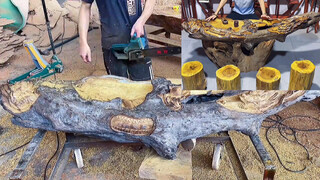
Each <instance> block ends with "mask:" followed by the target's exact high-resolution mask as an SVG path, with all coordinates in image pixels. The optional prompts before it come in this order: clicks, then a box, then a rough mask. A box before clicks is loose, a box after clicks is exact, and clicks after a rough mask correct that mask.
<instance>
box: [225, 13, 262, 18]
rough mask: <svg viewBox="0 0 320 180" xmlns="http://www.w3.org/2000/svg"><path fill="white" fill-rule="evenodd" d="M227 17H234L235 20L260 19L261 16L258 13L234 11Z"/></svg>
mask: <svg viewBox="0 0 320 180" xmlns="http://www.w3.org/2000/svg"><path fill="white" fill-rule="evenodd" d="M227 18H230V19H233V20H245V19H259V17H258V16H257V15H256V14H247V15H242V14H239V13H236V12H234V11H232V12H231V13H230V14H229V15H228V16H227Z"/></svg>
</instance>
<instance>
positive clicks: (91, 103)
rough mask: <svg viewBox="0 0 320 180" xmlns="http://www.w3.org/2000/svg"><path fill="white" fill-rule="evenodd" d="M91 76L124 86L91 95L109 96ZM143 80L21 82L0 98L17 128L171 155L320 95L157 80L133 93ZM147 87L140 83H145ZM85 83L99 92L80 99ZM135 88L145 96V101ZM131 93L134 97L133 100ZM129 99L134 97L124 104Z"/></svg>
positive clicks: (253, 130) (248, 129) (252, 130)
mask: <svg viewBox="0 0 320 180" xmlns="http://www.w3.org/2000/svg"><path fill="white" fill-rule="evenodd" d="M96 81H99V82H104V83H103V84H107V86H108V87H110V84H114V86H115V87H119V85H118V84H117V83H120V85H121V86H122V87H123V88H125V89H118V91H116V92H117V93H119V96H118V97H122V98H117V97H116V96H113V98H110V97H109V99H108V98H105V99H108V100H102V99H99V100H97V99H95V98H100V96H101V97H106V95H108V94H110V93H111V94H112V92H110V91H102V90H103V89H104V88H105V87H103V85H101V84H99V83H96ZM88 82H90V84H89V86H85V85H86V83H88ZM140 85H141V84H138V86H137V83H135V82H131V81H128V80H126V79H122V78H116V77H112V76H107V77H100V78H96V77H95V78H85V79H83V80H81V81H79V82H54V83H48V82H23V83H17V84H15V85H13V86H9V85H4V86H2V87H1V88H0V90H1V91H0V92H1V96H0V102H1V104H2V105H3V107H4V108H5V109H6V110H8V111H9V112H10V113H12V114H13V115H14V117H13V118H12V122H13V123H14V124H16V125H19V126H23V127H27V128H37V129H44V130H49V131H64V132H71V133H79V134H84V135H88V136H94V137H100V138H103V139H108V140H113V141H117V142H120V143H121V142H143V143H144V144H145V145H147V146H151V147H152V148H154V149H155V150H156V151H157V153H158V154H159V155H161V156H163V157H165V158H169V159H173V158H175V156H176V152H177V147H178V145H179V144H180V142H182V141H185V140H188V139H193V138H198V137H202V136H206V135H208V134H212V133H218V132H221V131H229V130H236V131H240V132H242V133H244V134H247V135H257V134H258V133H259V129H260V127H261V123H262V121H263V120H264V119H265V118H266V117H268V116H270V115H273V114H275V113H277V112H279V111H281V110H282V109H284V108H286V107H288V106H290V105H292V104H294V103H297V102H299V101H309V100H312V99H315V98H316V97H319V96H320V91H306V92H305V91H225V92H224V91H181V88H180V87H179V86H176V85H173V84H171V82H170V81H167V80H166V79H162V78H159V79H155V80H153V81H152V86H153V90H152V91H150V93H145V92H142V93H140V92H139V91H137V92H134V91H135V90H136V89H137V88H138V89H139V88H141V87H140ZM149 85H150V84H148V82H145V86H146V87H148V86H149ZM84 86H85V87H89V89H88V90H89V91H90V90H91V91H93V92H94V93H95V94H96V93H100V96H99V97H95V96H93V95H92V94H91V95H88V97H85V96H84V95H83V94H81V93H85V91H84V89H85V88H84ZM79 88H81V89H80V90H81V91H80V90H79ZM126 88H127V89H126ZM141 89H142V88H141ZM124 90H127V91H124ZM26 92H27V93H26ZM80 92H81V93H80ZM122 92H126V93H124V94H121V93H122ZM130 93H133V94H134V96H133V95H132V94H130ZM139 93H140V94H143V95H144V94H147V95H146V97H145V98H144V100H143V101H141V97H139V96H137V95H139ZM124 95H125V96H124ZM132 97H135V98H138V99H139V101H138V103H136V101H135V100H136V99H134V98H132ZM128 102H131V103H132V102H135V103H133V104H134V105H129V106H128V105H127V104H128ZM129 104H130V103H129Z"/></svg>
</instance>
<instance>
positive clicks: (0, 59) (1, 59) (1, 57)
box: [0, 50, 14, 66]
mask: <svg viewBox="0 0 320 180" xmlns="http://www.w3.org/2000/svg"><path fill="white" fill-rule="evenodd" d="M13 55H14V52H13V50H11V51H6V52H4V53H2V54H0V66H3V65H4V63H6V62H7V61H9V59H10V58H11V57H12V56H13Z"/></svg>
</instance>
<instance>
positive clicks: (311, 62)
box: [181, 0, 320, 90]
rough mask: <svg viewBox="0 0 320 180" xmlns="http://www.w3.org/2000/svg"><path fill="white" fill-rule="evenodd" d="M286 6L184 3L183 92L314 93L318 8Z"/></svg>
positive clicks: (318, 86) (319, 43)
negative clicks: (278, 91) (197, 90)
mask: <svg viewBox="0 0 320 180" xmlns="http://www.w3.org/2000/svg"><path fill="white" fill-rule="evenodd" d="M286 2H287V1H286ZM288 2H290V3H280V2H279V1H277V2H271V1H269V0H268V1H263V0H262V1H238V0H235V1H226V0H222V1H218V0H217V1H215V0H198V1H196V0H184V1H183V5H182V18H183V23H182V27H183V31H182V70H181V75H182V80H183V82H184V89H190V90H191V89H207V90H320V78H319V77H320V58H319V54H320V33H319V21H320V10H319V6H318V4H317V3H316V2H314V1H313V2H312V3H309V4H310V5H309V6H305V5H304V4H305V3H302V2H299V1H297V2H293V1H288Z"/></svg>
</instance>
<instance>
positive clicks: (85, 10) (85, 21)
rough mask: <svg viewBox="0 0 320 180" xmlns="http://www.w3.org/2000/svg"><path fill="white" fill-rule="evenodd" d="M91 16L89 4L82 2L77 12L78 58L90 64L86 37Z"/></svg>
mask: <svg viewBox="0 0 320 180" xmlns="http://www.w3.org/2000/svg"><path fill="white" fill-rule="evenodd" d="M90 15H91V4H90V3H86V2H82V4H81V7H80V12H79V23H78V24H79V44H80V57H81V58H82V59H83V61H84V62H86V63H87V62H91V49H90V47H89V45H88V41H87V36H88V29H89V22H90Z"/></svg>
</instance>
